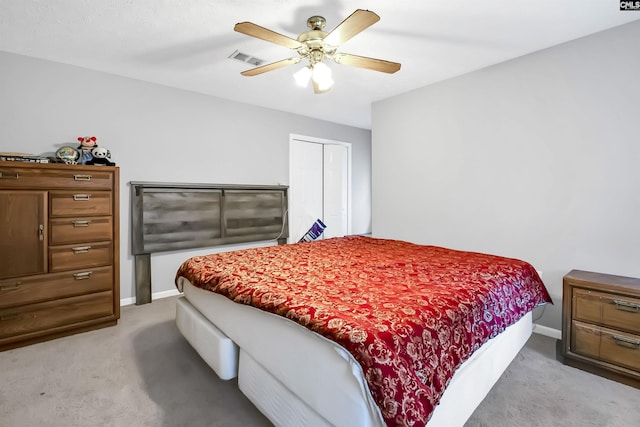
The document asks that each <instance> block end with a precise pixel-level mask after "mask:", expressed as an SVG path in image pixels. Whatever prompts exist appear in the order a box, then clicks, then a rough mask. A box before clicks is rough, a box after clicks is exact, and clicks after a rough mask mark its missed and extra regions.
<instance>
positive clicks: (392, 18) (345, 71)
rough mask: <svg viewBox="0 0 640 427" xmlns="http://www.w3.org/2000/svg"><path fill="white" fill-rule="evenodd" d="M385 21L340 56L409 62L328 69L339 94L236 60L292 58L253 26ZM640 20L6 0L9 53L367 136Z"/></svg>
mask: <svg viewBox="0 0 640 427" xmlns="http://www.w3.org/2000/svg"><path fill="white" fill-rule="evenodd" d="M357 8H362V9H369V10H372V11H374V12H376V13H377V14H378V15H380V17H381V19H380V21H379V22H378V23H376V24H374V25H373V26H372V27H370V28H369V29H367V30H365V31H364V32H362V33H361V34H359V35H357V36H356V37H354V38H353V39H351V40H349V41H348V42H347V43H345V44H344V45H343V46H342V47H341V49H340V51H343V52H348V53H352V54H357V55H363V56H371V57H374V58H380V59H386V60H390V61H394V62H400V63H402V69H401V70H400V71H398V72H397V73H395V74H391V75H389V74H384V73H377V72H374V71H370V70H365V69H360V68H354V67H349V66H345V65H337V64H335V63H332V62H331V63H329V65H330V66H331V68H332V69H333V72H334V80H335V81H336V84H335V86H334V87H333V89H332V90H331V91H330V92H328V93H325V94H319V95H315V94H314V93H313V90H312V89H310V88H306V89H303V88H300V87H298V86H296V85H295V84H294V80H293V78H292V74H293V72H295V71H297V70H298V69H299V68H301V67H302V66H303V65H301V64H298V65H294V66H291V67H287V68H282V69H279V70H276V71H272V72H269V73H265V74H262V75H258V76H254V77H243V76H241V75H240V72H241V71H243V70H246V69H248V68H251V67H252V66H251V65H249V64H244V63H242V62H238V61H236V60H231V59H229V56H230V55H231V54H232V53H233V52H234V51H235V50H239V51H241V52H243V53H247V54H249V55H253V56H255V57H257V58H260V59H264V60H266V61H267V62H273V61H277V60H281V59H285V58H290V57H295V56H297V54H296V53H295V52H292V51H290V50H289V49H287V48H285V47H281V46H277V45H273V44H270V43H267V42H265V41H262V40H258V39H254V38H251V37H248V36H245V35H242V34H239V33H236V32H234V31H233V26H234V24H236V23H237V22H242V21H251V22H254V23H256V24H258V25H260V26H263V27H266V28H269V29H271V30H274V31H276V32H279V33H281V34H284V35H287V36H290V37H293V38H295V37H297V35H298V34H299V33H301V32H303V31H306V30H307V28H306V20H307V18H309V17H310V16H312V15H322V16H324V17H325V18H326V20H327V28H326V29H327V30H330V29H332V28H333V27H335V26H336V25H338V24H339V23H340V22H341V21H342V20H343V19H344V18H346V17H347V16H348V15H349V14H351V13H352V12H353V11H354V10H355V9H357ZM638 19H640V13H639V12H624V11H620V10H619V3H618V1H616V0H586V1H585V0H536V1H531V0H527V1H523V0H475V1H471V0H468V1H464V2H463V1H458V0H428V1H427V0H406V1H405V0H396V1H393V2H391V1H388V0H386V1H383V0H373V1H366V2H364V1H357V2H354V1H349V2H347V1H338V0H330V1H324V2H323V1H309V0H302V1H295V0H242V1H241V0H217V1H212V0H0V50H2V51H6V52H11V53H17V54H22V55H28V56H33V57H36V58H43V59H47V60H51V61H56V62H61V63H66V64H72V65H77V66H80V67H84V68H89V69H93V70H99V71H104V72H107V73H113V74H117V75H121V76H126V77H131V78H135V79H140V80H145V81H149V82H154V83H158V84H162V85H166V86H171V87H176V88H181V89H186V90H190V91H194V92H200V93H204V94H209V95H214V96H218V97H221V98H226V99H231V100H236V101H240V102H245V103H250V104H254V105H258V106H262V107H268V108H273V109H277V110H282V111H288V112H294V113H298V114H303V115H307V116H312V117H316V118H319V119H324V120H329V121H333V122H337V123H344V124H348V125H352V126H357V127H362V128H370V126H371V103H372V102H375V101H378V100H381V99H384V98H388V97H390V96H393V95H397V94H399V93H403V92H407V91H409V90H412V89H415V88H418V87H422V86H426V85H428V84H431V83H434V82H437V81H441V80H444V79H447V78H451V77H454V76H457V75H461V74H464V73H468V72H470V71H474V70H477V69H480V68H484V67H487V66H489V65H493V64H496V63H499V62H503V61H506V60H509V59H512V58H515V57H519V56H522V55H525V54H528V53H531V52H535V51H537V50H541V49H545V48H547V47H550V46H553V45H557V44H560V43H563V42H566V41H569V40H573V39H576V38H579V37H583V36H586V35H589V34H592V33H595V32H599V31H602V30H605V29H608V28H611V27H614V26H618V25H621V24H624V23H627V22H630V21H634V20H638Z"/></svg>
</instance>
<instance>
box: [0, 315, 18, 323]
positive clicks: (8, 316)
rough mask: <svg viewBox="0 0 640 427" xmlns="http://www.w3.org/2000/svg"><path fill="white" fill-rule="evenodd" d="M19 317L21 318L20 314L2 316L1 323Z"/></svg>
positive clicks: (0, 316) (0, 317)
mask: <svg viewBox="0 0 640 427" xmlns="http://www.w3.org/2000/svg"><path fill="white" fill-rule="evenodd" d="M19 317H20V314H19V313H7V314H0V321H3V320H16V319H18V318H19Z"/></svg>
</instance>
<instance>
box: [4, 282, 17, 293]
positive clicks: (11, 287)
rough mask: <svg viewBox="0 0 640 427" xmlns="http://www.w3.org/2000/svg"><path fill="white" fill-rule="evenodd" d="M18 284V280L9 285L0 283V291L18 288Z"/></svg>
mask: <svg viewBox="0 0 640 427" xmlns="http://www.w3.org/2000/svg"><path fill="white" fill-rule="evenodd" d="M20 285H21V283H20V282H16V283H12V284H11V285H0V292H2V291H10V290H13V289H18V288H19V287H20Z"/></svg>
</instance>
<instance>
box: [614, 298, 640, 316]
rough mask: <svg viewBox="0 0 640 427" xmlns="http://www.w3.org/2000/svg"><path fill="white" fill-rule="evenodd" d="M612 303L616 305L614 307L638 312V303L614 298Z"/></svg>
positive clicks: (639, 311)
mask: <svg viewBox="0 0 640 427" xmlns="http://www.w3.org/2000/svg"><path fill="white" fill-rule="evenodd" d="M613 303H614V304H615V305H616V308H617V309H618V310H622V311H629V312H631V313H640V304H637V303H634V302H629V301H622V300H619V299H614V300H613Z"/></svg>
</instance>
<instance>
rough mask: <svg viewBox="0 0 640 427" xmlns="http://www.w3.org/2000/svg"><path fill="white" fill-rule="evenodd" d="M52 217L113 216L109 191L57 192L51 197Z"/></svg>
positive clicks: (51, 194) (52, 193)
mask: <svg viewBox="0 0 640 427" xmlns="http://www.w3.org/2000/svg"><path fill="white" fill-rule="evenodd" d="M49 204H50V212H51V216H79V215H111V205H112V203H111V193H110V192H108V191H56V192H53V191H52V192H51V193H50V195H49Z"/></svg>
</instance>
